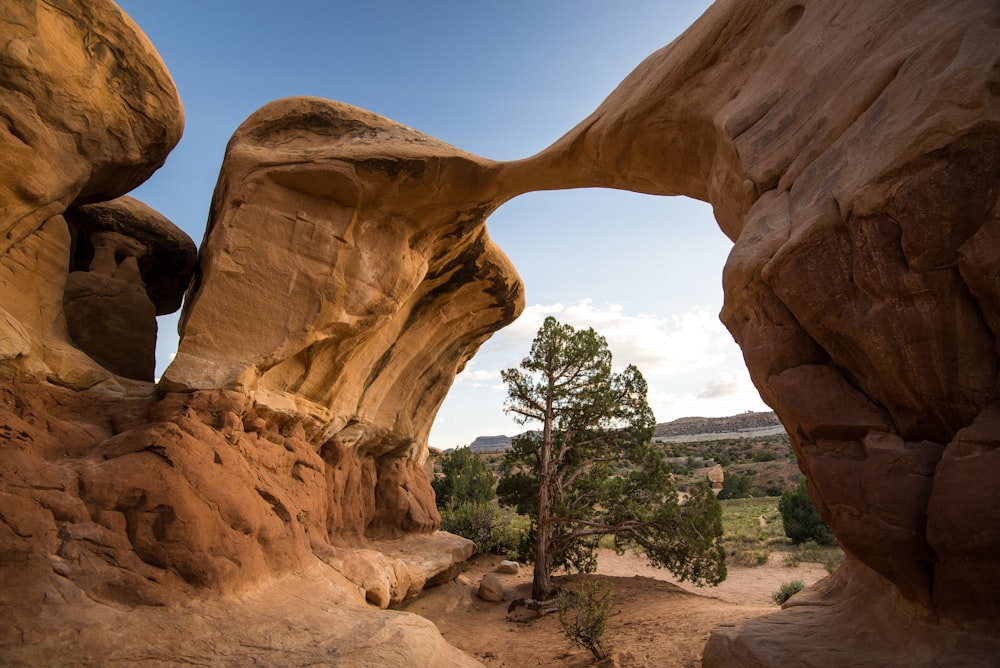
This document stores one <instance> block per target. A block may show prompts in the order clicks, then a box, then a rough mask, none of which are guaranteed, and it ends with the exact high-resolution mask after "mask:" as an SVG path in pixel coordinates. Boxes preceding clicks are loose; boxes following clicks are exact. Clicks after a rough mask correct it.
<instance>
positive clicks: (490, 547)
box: [441, 501, 526, 557]
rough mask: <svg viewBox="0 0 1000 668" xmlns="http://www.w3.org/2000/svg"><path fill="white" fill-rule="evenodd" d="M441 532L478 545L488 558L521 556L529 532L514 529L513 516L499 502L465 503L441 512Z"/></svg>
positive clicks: (516, 527) (515, 527) (518, 528)
mask: <svg viewBox="0 0 1000 668" xmlns="http://www.w3.org/2000/svg"><path fill="white" fill-rule="evenodd" d="M441 530H442V531H450V532H451V533H454V534H458V535H459V536H462V537H463V538H468V539H469V540H471V541H472V542H473V543H475V544H476V548H477V549H478V550H479V551H480V552H482V553H486V554H500V555H504V556H513V557H517V556H520V552H521V547H522V543H523V542H524V540H525V533H526V531H525V530H524V529H523V528H520V527H518V526H515V521H514V517H513V514H512V513H511V512H509V511H508V510H505V509H503V508H501V507H500V506H499V505H498V504H497V503H496V502H492V501H491V502H488V503H463V504H460V505H458V506H455V507H454V508H446V509H444V510H442V511H441Z"/></svg>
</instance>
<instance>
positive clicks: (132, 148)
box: [0, 0, 184, 391]
mask: <svg viewBox="0 0 1000 668" xmlns="http://www.w3.org/2000/svg"><path fill="white" fill-rule="evenodd" d="M0 118H2V119H3V122H2V123H0V155H2V156H3V160H2V162H0V361H2V362H3V363H4V366H6V367H7V368H12V367H13V368H16V369H17V371H18V373H19V375H20V377H32V378H37V379H50V380H54V381H56V382H59V383H61V384H64V385H67V386H70V387H74V388H78V389H83V388H86V387H93V386H94V385H97V384H98V383H104V384H105V385H106V386H110V387H108V389H109V391H120V390H121V385H122V383H121V382H120V381H118V380H116V379H115V378H114V375H113V374H112V373H110V372H109V371H108V370H107V369H104V368H103V367H101V366H100V365H99V364H97V363H95V362H94V361H93V360H91V359H90V358H89V357H88V356H87V355H84V354H81V352H80V350H79V348H78V347H77V346H75V345H73V343H72V341H71V337H70V335H69V333H68V331H67V325H66V322H65V317H64V315H63V296H64V292H65V290H64V288H65V283H66V276H67V273H68V271H69V265H70V256H71V253H70V247H71V244H72V236H71V234H70V231H69V229H68V226H67V223H66V220H65V218H64V216H63V214H64V213H65V212H66V211H67V209H69V208H70V207H71V206H74V205H80V204H86V203H87V202H94V201H105V200H110V199H113V198H116V197H118V196H120V195H123V194H125V193H127V192H128V191H130V190H131V189H132V188H134V187H135V186H137V185H139V184H140V183H142V182H143V181H145V180H146V179H147V178H148V177H149V175H150V174H152V173H153V171H155V170H156V169H157V168H159V166H160V165H162V164H163V161H164V160H165V159H166V157H167V154H168V153H169V152H170V150H171V149H172V148H173V147H174V145H175V144H176V143H177V141H178V140H179V139H180V136H181V131H182V129H183V122H184V118H183V112H182V110H181V104H180V100H179V98H178V97H177V91H176V89H175V88H174V84H173V81H172V80H171V78H170V74H169V73H168V72H167V69H166V67H164V65H163V62H162V61H161V60H160V57H159V55H158V54H157V53H156V51H155V50H154V49H153V47H152V45H151V44H150V43H149V41H148V40H147V39H146V37H145V35H143V34H142V33H141V32H140V31H139V30H138V29H137V28H136V27H135V25H134V24H133V23H132V21H131V19H129V18H128V17H127V16H125V14H123V13H122V12H121V10H120V9H118V7H117V6H115V5H114V4H113V3H111V2H108V1H106V0H101V1H98V2H58V3H57V2H43V1H35V0H12V1H11V2H5V3H4V4H3V7H2V8H0ZM182 289H183V288H182ZM174 308H175V309H176V306H175V307H174Z"/></svg>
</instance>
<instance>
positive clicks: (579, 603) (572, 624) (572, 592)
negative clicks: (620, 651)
mask: <svg viewBox="0 0 1000 668" xmlns="http://www.w3.org/2000/svg"><path fill="white" fill-rule="evenodd" d="M613 594H614V587H613V586H611V585H610V584H607V583H604V582H597V581H593V580H591V581H587V582H583V583H581V585H580V587H579V589H564V590H563V591H561V592H560V593H559V598H558V599H557V600H558V605H559V624H561V625H562V629H563V633H565V634H566V637H567V638H568V639H569V641H570V642H571V643H573V644H574V645H579V646H580V647H584V648H586V649H588V650H590V653H591V654H593V655H594V658H596V659H603V658H604V657H605V651H604V631H605V630H606V627H607V623H608V617H610V616H611V603H612V595H613Z"/></svg>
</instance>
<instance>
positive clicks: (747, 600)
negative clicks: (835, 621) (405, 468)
mask: <svg viewBox="0 0 1000 668" xmlns="http://www.w3.org/2000/svg"><path fill="white" fill-rule="evenodd" d="M499 561H500V558H499V557H493V556H489V555H483V556H478V557H476V558H474V559H473V560H472V561H471V562H470V565H469V568H468V570H467V571H466V572H465V573H464V574H463V575H461V576H459V578H458V579H457V580H455V581H454V582H450V583H448V584H445V585H442V586H439V587H434V588H430V589H427V590H426V591H425V592H424V593H423V594H421V595H420V597H419V598H417V599H415V600H414V601H412V602H410V603H409V604H408V605H407V606H406V608H405V609H406V610H407V611H409V612H413V613H416V614H419V615H421V616H423V617H426V618H427V619H429V620H431V621H432V622H434V623H435V624H436V625H437V627H438V628H439V629H440V631H441V634H442V635H443V636H444V637H445V638H446V639H447V640H448V641H449V642H450V643H451V644H453V645H455V646H456V647H458V648H460V649H462V650H464V651H466V652H468V653H469V654H471V655H473V656H474V657H476V658H477V659H478V660H479V661H481V662H482V663H483V664H484V665H486V666H489V667H490V668H494V667H496V668H500V667H512V668H513V667H516V668H524V667H526V666H593V665H602V666H671V667H673V666H683V667H689V666H699V665H700V664H701V651H702V648H703V647H704V645H705V642H706V641H707V640H708V635H709V632H710V631H711V630H712V629H713V628H714V627H715V626H717V625H719V624H724V623H729V622H736V621H739V620H742V619H747V618H750V617H756V616H758V615H766V614H769V613H773V612H777V611H778V609H779V608H778V606H777V605H775V604H774V602H773V601H772V600H771V594H772V593H774V592H775V591H776V590H777V589H778V587H779V586H780V585H781V583H782V582H788V581H792V580H801V581H803V582H804V583H806V585H810V584H812V583H814V582H816V581H817V580H819V579H821V578H823V577H825V576H826V575H827V573H826V570H825V569H824V568H823V566H821V565H819V564H814V563H805V562H803V563H801V564H800V565H798V566H794V567H790V566H786V565H785V555H784V553H782V552H773V553H771V556H770V559H769V561H768V563H767V564H766V565H763V566H758V567H755V568H747V567H730V568H729V577H728V578H727V579H726V581H725V582H723V583H722V584H721V585H719V586H718V587H705V588H698V587H694V586H692V585H690V584H688V583H680V582H677V581H676V580H675V579H674V578H673V577H672V576H671V575H670V573H669V572H667V571H663V570H660V569H656V568H651V567H650V566H648V564H647V563H646V562H645V560H643V559H642V558H641V557H638V556H635V555H634V554H631V553H626V554H624V555H616V554H615V553H614V552H613V551H610V550H601V551H600V556H599V558H598V572H597V573H596V574H593V575H584V576H580V575H574V576H560V577H558V578H557V582H558V583H560V584H572V583H573V582H577V581H579V580H581V579H590V578H600V579H603V580H605V581H607V582H609V583H610V584H611V585H613V587H614V599H613V601H614V602H613V613H612V617H611V619H610V620H609V621H608V626H607V631H606V633H605V636H604V644H605V648H606V650H607V654H608V658H607V659H605V661H604V662H598V661H596V660H595V659H594V658H593V656H592V655H591V654H590V652H589V651H587V650H585V649H582V648H579V647H573V646H572V645H571V644H570V642H569V641H568V640H567V639H566V636H565V635H564V634H563V632H562V629H561V627H560V625H559V618H558V614H549V615H545V616H543V617H540V618H535V619H532V620H531V621H527V622H523V621H522V622H515V621H509V620H508V619H507V607H508V605H509V603H510V601H511V600H513V599H515V598H526V597H529V596H530V593H531V567H530V566H528V567H522V568H521V571H520V573H519V574H517V575H502V574H497V576H498V577H499V578H500V580H501V582H502V583H503V585H504V590H505V593H506V600H504V601H503V602H500V603H488V602H486V601H482V600H480V599H479V598H478V597H477V596H476V591H477V588H478V586H479V580H480V578H481V577H482V576H483V574H484V573H487V572H492V571H493V570H494V568H495V567H496V565H497V563H498V562H499Z"/></svg>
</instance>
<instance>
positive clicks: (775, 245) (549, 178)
mask: <svg viewBox="0 0 1000 668" xmlns="http://www.w3.org/2000/svg"><path fill="white" fill-rule="evenodd" d="M997 43H1000V9H998V7H997V6H996V4H995V3H990V2H984V1H968V2H955V3H943V2H930V1H928V2H908V3H896V2H837V3H825V2H805V3H764V2H717V3H716V4H714V5H713V6H712V7H711V9H710V10H709V11H708V12H706V14H705V16H703V17H702V18H701V19H700V20H699V21H698V22H697V23H696V24H695V25H694V26H692V28H691V29H689V30H688V31H687V32H686V33H685V34H684V35H683V36H682V37H680V38H679V39H678V40H677V41H675V42H674V43H673V44H671V45H670V46H668V47H666V48H665V49H663V50H661V51H659V52H657V53H655V54H653V55H652V56H650V57H649V58H648V59H647V60H646V61H645V62H644V63H643V64H642V65H640V66H639V67H638V68H637V69H636V70H635V72H633V73H632V74H631V75H630V76H629V77H628V78H627V79H626V80H625V81H624V82H623V83H622V84H621V86H619V88H618V89H617V90H616V91H615V92H614V93H612V95H611V96H610V97H609V98H608V99H607V101H605V103H604V104H603V105H601V107H600V108H599V109H598V110H597V111H595V112H594V114H593V115H591V117H590V118H588V119H587V120H585V121H584V122H583V123H581V124H580V126H578V127H577V128H576V129H574V130H573V131H571V132H570V133H569V134H568V135H566V137H564V138H563V139H561V140H560V141H559V142H558V143H557V144H556V145H554V146H553V147H551V148H550V149H548V150H546V151H544V152H543V153H542V154H540V155H539V156H536V157H535V158H533V159H531V160H529V161H525V162H524V163H522V164H519V165H514V166H512V167H511V169H512V170H515V171H517V172H520V170H537V171H536V173H535V179H536V183H537V184H538V185H543V184H551V186H552V187H559V186H563V185H565V184H567V183H569V182H572V183H573V184H574V185H591V186H595V185H597V186H599V185H604V186H611V187H620V188H628V189H632V190H639V191H643V192H650V193H657V194H683V195H688V196H691V197H696V198H699V199H704V200H707V201H710V202H711V203H712V204H713V206H714V208H715V213H716V217H717V219H718V222H719V224H720V226H721V227H722V229H723V231H724V232H725V233H726V234H727V235H728V236H729V237H730V238H731V239H732V240H733V242H734V246H733V250H732V252H731V254H730V257H729V259H728V262H727V264H726V268H725V273H724V276H723V282H724V287H725V294H726V298H725V306H724V308H723V312H722V319H723V321H724V322H725V323H726V325H727V326H728V327H729V329H730V331H731V332H732V333H733V335H734V337H735V338H736V340H737V342H738V343H739V344H740V346H741V348H742V349H743V354H744V357H745V359H746V362H747V365H748V368H749V370H750V373H751V376H752V377H753V380H754V382H755V384H756V385H757V387H758V389H759V390H760V392H761V395H762V396H763V397H764V398H765V400H766V401H767V402H768V403H769V404H771V405H772V406H773V407H774V409H775V411H776V412H777V414H778V416H779V417H780V419H781V420H782V422H783V424H784V425H785V427H786V429H787V431H788V433H789V435H790V437H791V440H792V444H793V446H794V448H795V450H796V454H797V455H798V458H799V463H800V466H801V468H802V470H803V471H804V472H805V473H806V474H807V477H808V481H809V490H810V494H811V496H812V497H813V499H814V500H815V501H816V502H817V504H818V506H819V508H820V512H821V513H822V515H823V517H824V519H826V520H827V521H828V523H829V524H830V525H831V527H832V528H833V530H834V532H835V533H836V535H837V537H838V539H839V540H840V542H841V544H842V545H843V547H844V548H845V550H846V551H847V552H848V553H849V554H851V555H853V557H856V560H854V561H852V562H851V564H852V565H851V566H849V567H848V568H847V569H846V572H847V573H858V574H859V575H858V577H862V576H861V575H860V574H861V573H864V579H865V581H866V582H869V583H871V585H872V587H875V588H876V589H878V590H879V592H878V594H877V595H876V594H875V592H872V594H873V596H877V597H879V598H880V600H881V601H883V602H884V605H880V606H871V607H866V606H864V605H859V604H858V599H855V601H854V603H853V605H848V604H846V603H845V605H848V608H850V609H851V610H853V613H852V614H843V615H840V616H834V615H832V614H831V616H830V619H829V620H828V622H829V624H828V625H827V626H826V628H827V633H829V634H830V636H839V639H840V643H837V644H836V646H835V647H836V649H831V650H830V652H829V653H827V654H823V653H822V652H817V653H813V652H812V649H811V648H810V650H809V651H810V654H809V658H810V660H811V661H813V664H814V665H834V664H837V663H838V662H841V661H843V655H842V654H838V653H837V652H838V651H842V648H843V646H844V644H845V643H848V642H850V643H851V646H852V647H853V648H854V649H855V650H856V652H857V654H858V660H859V661H860V660H862V658H863V657H864V656H865V653H866V651H867V649H868V648H869V645H870V644H871V643H877V642H879V641H877V640H874V639H872V636H871V635H870V634H868V632H867V630H868V629H869V628H870V627H872V626H874V619H873V616H875V615H879V616H880V618H879V620H878V622H879V624H880V625H882V626H885V625H889V626H892V625H893V624H895V625H896V626H898V627H899V628H900V629H902V628H905V629H907V631H906V633H907V634H908V635H909V637H911V638H918V637H921V636H922V633H923V631H922V629H925V628H926V629H931V628H933V627H936V625H938V624H957V625H958V626H957V627H951V628H956V629H957V628H962V629H978V631H979V632H980V633H981V635H980V636H979V637H980V638H986V639H989V642H987V643H986V645H985V646H983V645H977V646H978V647H979V652H980V654H979V656H981V657H986V656H991V657H995V656H997V655H998V649H997V644H996V639H997V638H998V637H1000V628H998V627H997V622H996V620H997V619H1000V560H998V557H997V555H998V554H1000V497H998V493H997V491H996V489H995V486H992V485H989V484H986V485H983V484H981V481H983V480H989V479H993V478H996V477H997V476H998V474H1000V470H998V466H1000V450H998V449H997V445H998V443H997V438H998V434H1000V432H998V427H1000V424H998V423H997V418H996V416H997V408H996V402H997V398H998V395H997V381H998V373H997V371H998V362H1000V358H998V354H997V350H998V349H997V333H998V325H1000V311H998V305H1000V301H998V297H1000V283H998V282H997V262H998V259H997V258H1000V236H998V234H997V229H998V228H997V224H998V211H1000V206H998V195H1000V61H998V52H997V49H996V44H997ZM508 178H511V179H512V180H518V179H520V178H524V177H523V176H522V175H521V174H520V173H518V174H516V175H511V176H509V177H508ZM826 593H827V600H826V601H824V603H825V604H829V603H831V601H837V600H840V597H841V596H842V595H843V591H842V590H841V589H836V588H834V589H830V590H829V591H827V592H826ZM830 610H832V608H830ZM813 614H814V616H815V618H821V617H822V616H823V615H824V613H823V612H822V611H814V612H813ZM777 617H778V621H777V622H776V623H775V624H774V626H772V627H771V628H772V629H773V628H786V629H788V628H790V627H787V626H784V627H782V625H783V624H787V623H789V622H790V621H791V620H792V619H793V616H791V615H787V614H786V613H781V614H780V615H778V616H777ZM755 624H757V622H749V623H748V624H747V625H746V626H747V627H748V628H749V627H755ZM786 633H789V635H788V636H786V637H785V639H784V642H783V647H784V650H783V651H785V652H787V654H786V655H785V658H786V659H787V660H788V661H789V662H790V663H793V664H794V663H799V662H800V660H801V656H798V657H796V652H801V651H804V648H802V647H801V645H799V644H798V642H799V641H798V636H797V634H796V633H795V632H794V631H793V632H788V631H786ZM790 636H796V637H790ZM927 637H928V638H930V637H935V636H934V634H933V633H930V632H929V633H928V635H927ZM848 638H851V640H850V641H848V640H847V639H848ZM864 638H868V639H869V640H863V639H864ZM855 639H862V640H861V641H860V642H858V643H855ZM774 644H775V646H781V645H782V640H781V639H780V638H777V639H774ZM984 647H985V648H984ZM986 648H988V649H986ZM896 649H897V650H898V652H899V658H898V659H897V660H898V661H900V662H903V663H907V662H909V663H911V664H914V665H920V664H933V663H934V662H937V661H941V660H942V659H941V657H943V656H946V654H941V653H937V654H935V652H933V651H928V650H927V648H926V647H925V646H923V645H920V644H913V643H910V644H906V643H903V644H900V645H897V646H896ZM938 649H940V648H938ZM772 650H773V648H772ZM769 651H771V650H769ZM755 652H756V649H755V645H754V642H753V641H751V640H748V641H747V642H746V643H744V644H743V645H742V646H741V649H740V655H739V656H736V655H729V656H726V657H722V656H721V655H716V654H714V653H713V652H707V653H706V656H705V662H706V665H770V664H771V663H773V661H774V657H775V656H778V655H777V654H775V653H774V652H773V651H772V652H771V653H770V654H769V655H768V656H769V657H770V658H768V659H763V658H761V657H762V656H763V654H761V655H756V654H755ZM871 655H872V656H875V655H876V653H874V652H873V653H872V654H871ZM740 662H742V663H740ZM873 662H874V664H881V662H880V661H879V660H878V659H874V660H873ZM856 663H857V662H855V661H854V660H853V658H852V664H855V665H856Z"/></svg>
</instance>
